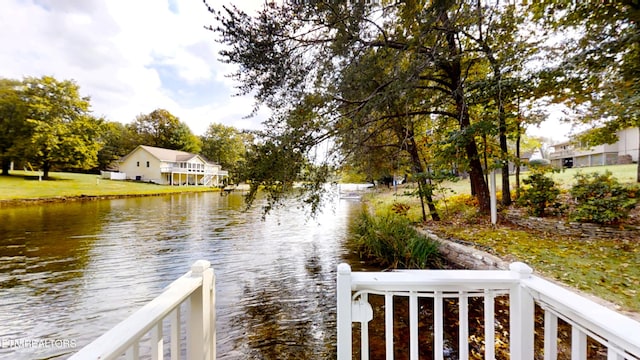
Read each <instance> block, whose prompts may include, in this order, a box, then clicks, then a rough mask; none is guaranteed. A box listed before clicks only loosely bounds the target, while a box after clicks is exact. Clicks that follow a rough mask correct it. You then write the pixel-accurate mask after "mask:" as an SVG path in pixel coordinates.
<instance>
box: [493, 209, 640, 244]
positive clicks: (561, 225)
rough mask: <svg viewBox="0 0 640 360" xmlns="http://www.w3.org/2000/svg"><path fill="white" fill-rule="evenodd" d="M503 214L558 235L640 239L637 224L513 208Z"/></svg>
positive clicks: (506, 217) (511, 219) (515, 221)
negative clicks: (612, 223) (593, 221)
mask: <svg viewBox="0 0 640 360" xmlns="http://www.w3.org/2000/svg"><path fill="white" fill-rule="evenodd" d="M503 216H504V219H505V220H507V221H509V222H511V223H514V224H516V225H518V226H522V227H525V228H528V229H532V230H538V231H542V232H549V233H555V234H558V235H564V236H571V237H580V238H584V239H630V240H637V239H640V227H637V226H626V227H625V228H620V227H615V226H605V225H598V224H591V223H579V222H570V221H560V220H558V219H553V218H540V217H530V216H525V215H523V214H522V213H521V212H518V211H513V210H510V211H506V212H504V213H503Z"/></svg>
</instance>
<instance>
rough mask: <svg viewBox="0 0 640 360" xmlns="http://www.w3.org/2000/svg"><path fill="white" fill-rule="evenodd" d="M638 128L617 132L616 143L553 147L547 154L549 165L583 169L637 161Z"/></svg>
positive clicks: (570, 142)
mask: <svg viewBox="0 0 640 360" xmlns="http://www.w3.org/2000/svg"><path fill="white" fill-rule="evenodd" d="M638 131H639V130H638V128H629V129H625V130H622V131H619V132H618V141H617V142H616V143H613V144H603V145H598V146H593V147H585V146H580V144H577V143H576V142H575V141H567V142H563V143H559V144H555V145H553V149H554V150H553V152H551V153H550V154H549V160H551V164H553V165H555V166H557V167H585V166H599V165H614V164H623V163H630V162H637V161H638V147H639V142H640V141H639V139H640V134H639V133H638Z"/></svg>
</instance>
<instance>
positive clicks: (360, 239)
mask: <svg viewBox="0 0 640 360" xmlns="http://www.w3.org/2000/svg"><path fill="white" fill-rule="evenodd" d="M354 226H355V227H354V233H355V236H354V240H353V242H352V244H353V245H354V246H355V248H356V250H357V251H358V252H359V253H360V256H361V257H364V258H367V259H371V260H373V261H375V262H377V263H378V264H380V265H382V266H387V267H391V268H428V267H431V266H432V265H433V264H435V263H436V262H437V259H438V246H437V243H436V242H435V241H433V240H431V239H429V238H427V237H425V236H424V235H422V234H420V233H419V232H418V231H417V230H416V229H415V228H414V227H413V226H412V225H411V222H410V221H409V220H407V219H406V218H404V217H400V216H397V215H393V214H389V215H386V216H380V217H373V216H371V215H369V213H368V212H366V211H363V212H362V214H361V215H360V217H359V218H358V219H356V221H355V225H354Z"/></svg>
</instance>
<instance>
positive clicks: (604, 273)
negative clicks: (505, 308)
mask: <svg viewBox="0 0 640 360" xmlns="http://www.w3.org/2000/svg"><path fill="white" fill-rule="evenodd" d="M459 225H460V226H451V224H450V223H449V224H441V225H438V224H430V225H429V228H432V229H435V230H437V232H438V233H441V234H444V235H446V236H451V237H454V238H457V239H461V240H465V241H468V242H471V243H475V244H478V245H482V247H483V248H484V249H486V248H489V249H491V250H492V252H493V253H495V254H496V255H498V256H500V257H503V258H505V259H507V260H509V261H522V262H524V263H527V264H529V265H530V266H531V267H533V268H534V269H535V270H536V272H539V273H541V274H543V275H545V276H549V277H551V278H553V279H556V280H559V281H561V282H563V283H565V284H567V285H569V286H572V287H574V288H576V289H579V290H582V291H585V292H588V293H591V294H593V295H595V296H598V297H601V298H603V299H606V300H609V301H611V302H614V303H616V304H618V305H620V306H621V307H622V308H623V309H625V310H630V311H635V312H640V296H639V295H640V294H639V290H640V266H638V264H640V247H638V246H637V244H636V243H635V242H631V241H629V240H616V239H598V240H585V239H576V238H565V237H558V236H554V235H553V234H543V233H538V232H535V231H531V230H517V229H511V228H508V227H502V226H499V227H497V228H496V227H492V226H489V225H482V224H480V225H478V224H476V225H474V226H469V225H468V224H467V225H464V226H462V224H459Z"/></svg>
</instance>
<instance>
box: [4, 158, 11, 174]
mask: <svg viewBox="0 0 640 360" xmlns="http://www.w3.org/2000/svg"><path fill="white" fill-rule="evenodd" d="M10 169H11V159H7V158H2V176H9V170H10Z"/></svg>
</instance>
